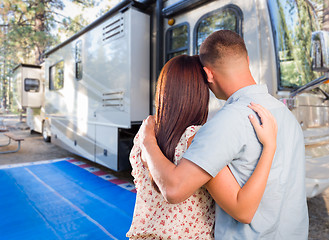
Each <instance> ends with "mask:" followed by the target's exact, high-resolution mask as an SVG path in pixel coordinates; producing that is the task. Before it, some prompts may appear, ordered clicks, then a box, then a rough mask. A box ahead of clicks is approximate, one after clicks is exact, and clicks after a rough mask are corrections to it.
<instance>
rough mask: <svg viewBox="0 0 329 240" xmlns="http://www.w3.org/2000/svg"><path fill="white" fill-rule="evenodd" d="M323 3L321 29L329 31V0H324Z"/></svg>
mask: <svg viewBox="0 0 329 240" xmlns="http://www.w3.org/2000/svg"><path fill="white" fill-rule="evenodd" d="M323 4H324V6H323V30H326V31H329V0H324V3H323Z"/></svg>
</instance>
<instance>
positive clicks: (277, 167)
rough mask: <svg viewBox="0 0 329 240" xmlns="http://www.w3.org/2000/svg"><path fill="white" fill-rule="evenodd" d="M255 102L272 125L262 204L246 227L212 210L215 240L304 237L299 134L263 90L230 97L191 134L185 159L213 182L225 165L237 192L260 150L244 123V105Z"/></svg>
mask: <svg viewBox="0 0 329 240" xmlns="http://www.w3.org/2000/svg"><path fill="white" fill-rule="evenodd" d="M250 102H255V103H259V104H261V105H262V106H264V107H266V108H267V109H269V110H270V111H271V113H272V114H273V115H274V117H275V118H276V120H277V124H278V135H277V150H276V153H275V157H274V159H273V163H272V168H271V171H270V175H269V179H268V182H267V185H266V189H265V193H264V196H263V198H262V201H261V203H260V205H259V207H258V209H257V211H256V214H255V216H254V218H253V220H252V222H251V224H243V223H240V222H238V221H236V220H235V219H233V218H232V217H231V216H230V215H228V214H227V213H226V212H224V211H223V210H222V209H221V208H220V207H219V206H218V205H216V222H215V239H224V240H230V239H236V240H246V239H287V240H295V239H296V240H303V239H307V238H308V223H309V222H308V210H307V203H306V194H305V183H304V181H305V147H304V138H303V133H302V130H301V128H300V125H299V124H298V122H297V121H296V119H295V117H294V116H293V114H292V113H291V112H290V111H289V110H288V109H287V108H286V106H285V105H284V104H282V103H281V102H280V101H278V100H277V99H275V98H274V97H272V96H271V95H270V94H269V93H268V90H267V87H266V86H265V85H251V86H247V87H245V88H242V89H240V90H238V91H237V92H235V93H234V94H233V95H232V96H231V97H230V98H229V99H228V100H227V102H226V104H225V105H224V106H223V108H222V109H221V110H220V111H219V112H218V113H216V115H215V116H214V117H213V118H212V119H211V120H209V121H208V122H207V123H206V124H205V125H204V126H203V127H202V128H201V129H200V130H199V131H198V133H197V134H196V136H195V138H194V140H193V142H192V144H191V146H190V147H189V148H188V150H187V152H186V153H185V154H184V156H183V157H184V158H186V159H188V160H190V161H192V162H194V163H195V164H197V165H198V166H200V167H201V168H203V169H204V170H205V171H207V172H208V173H209V174H210V175H212V176H213V177H215V176H216V175H217V173H218V172H219V171H220V170H221V169H222V168H223V167H225V166H226V165H228V166H229V168H230V169H231V171H232V173H233V175H234V177H235V178H236V180H237V182H238V183H239V184H240V186H241V187H242V186H243V185H244V184H245V183H246V181H247V180H248V178H249V177H250V176H251V174H252V172H253V170H254V169H255V166H256V164H257V162H258V159H259V157H260V154H261V150H262V146H261V144H260V143H259V141H258V139H257V137H256V134H255V131H254V129H253V127H252V125H251V123H250V121H249V118H248V115H249V114H251V113H254V112H253V111H252V110H251V109H250V108H248V107H247V106H248V104H250Z"/></svg>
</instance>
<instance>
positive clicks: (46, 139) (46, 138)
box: [42, 122, 50, 142]
mask: <svg viewBox="0 0 329 240" xmlns="http://www.w3.org/2000/svg"><path fill="white" fill-rule="evenodd" d="M46 125H47V124H46V123H45V122H43V124H42V137H43V140H44V141H45V142H50V136H48V131H47V126H46Z"/></svg>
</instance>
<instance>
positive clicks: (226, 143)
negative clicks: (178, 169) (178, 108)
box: [183, 107, 249, 177]
mask: <svg viewBox="0 0 329 240" xmlns="http://www.w3.org/2000/svg"><path fill="white" fill-rule="evenodd" d="M244 117H245V116H242V115H241V114H240V113H239V111H238V110H237V109H234V108H233V109H232V107H231V108H228V107H224V108H222V109H221V110H220V111H219V112H218V113H217V114H216V115H215V116H214V117H213V118H212V119H211V120H210V121H208V122H207V123H206V124H205V125H204V126H203V127H201V129H200V130H199V131H198V132H197V134H196V135H195V137H194V139H193V141H192V144H191V146H190V147H189V148H188V149H187V151H186V152H185V154H184V155H183V157H184V158H185V159H187V160H189V161H191V162H193V163H195V164H196V165H198V166H199V167H201V168H202V169H204V170H205V171H206V172H208V173H209V174H210V175H211V176H213V177H215V176H216V175H217V173H218V172H219V171H220V170H221V169H223V168H224V167H225V166H226V165H228V164H229V163H230V162H231V161H233V160H234V159H237V158H239V156H240V154H241V153H242V152H243V148H244V145H245V132H246V130H245V120H244V119H243V118H244ZM247 120H248V119H247ZM248 121H249V120H248Z"/></svg>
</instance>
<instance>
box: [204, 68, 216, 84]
mask: <svg viewBox="0 0 329 240" xmlns="http://www.w3.org/2000/svg"><path fill="white" fill-rule="evenodd" d="M203 70H204V71H205V72H206V74H207V81H208V82H209V83H213V82H214V75H213V73H212V71H211V70H210V69H209V68H207V67H203Z"/></svg>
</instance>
